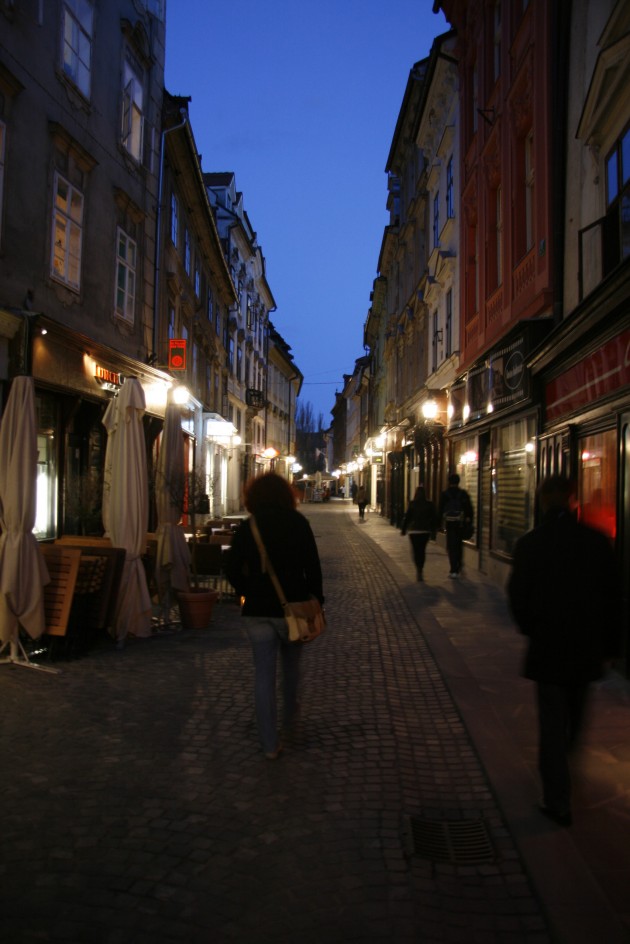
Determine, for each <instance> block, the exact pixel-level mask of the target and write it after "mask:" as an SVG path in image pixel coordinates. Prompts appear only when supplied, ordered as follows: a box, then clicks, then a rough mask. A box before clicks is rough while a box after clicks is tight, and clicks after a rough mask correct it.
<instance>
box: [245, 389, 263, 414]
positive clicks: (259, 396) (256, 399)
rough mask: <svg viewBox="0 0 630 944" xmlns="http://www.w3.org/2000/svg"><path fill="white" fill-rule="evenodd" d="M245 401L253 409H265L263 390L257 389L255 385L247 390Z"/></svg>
mask: <svg viewBox="0 0 630 944" xmlns="http://www.w3.org/2000/svg"><path fill="white" fill-rule="evenodd" d="M245 403H246V404H247V406H248V407H251V409H252V410H264V408H265V395H264V393H263V391H262V390H256V389H255V388H254V387H248V388H247V390H246V391H245Z"/></svg>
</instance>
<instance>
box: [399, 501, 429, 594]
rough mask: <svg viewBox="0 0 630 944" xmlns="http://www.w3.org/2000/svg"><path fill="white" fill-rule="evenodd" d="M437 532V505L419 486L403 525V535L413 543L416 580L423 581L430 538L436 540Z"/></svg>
mask: <svg viewBox="0 0 630 944" xmlns="http://www.w3.org/2000/svg"><path fill="white" fill-rule="evenodd" d="M436 530H437V514H436V511H435V505H434V504H433V502H432V501H429V499H428V498H427V497H426V493H425V490H424V487H423V486H422V485H419V486H418V488H417V489H416V493H415V495H414V496H413V499H412V501H410V502H409V507H408V508H407V511H406V512H405V517H404V518H403V523H402V528H401V531H402V534H408V535H409V540H410V541H411V551H412V554H413V560H414V563H415V565H416V579H417V580H423V579H424V578H423V576H422V571H423V569H424V561H425V557H426V552H427V544H428V543H429V538H432V539H433V540H435V534H436Z"/></svg>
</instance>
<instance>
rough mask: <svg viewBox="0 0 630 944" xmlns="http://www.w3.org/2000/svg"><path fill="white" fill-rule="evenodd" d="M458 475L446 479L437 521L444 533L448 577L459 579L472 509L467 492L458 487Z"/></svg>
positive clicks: (454, 473) (471, 518) (471, 519)
mask: <svg viewBox="0 0 630 944" xmlns="http://www.w3.org/2000/svg"><path fill="white" fill-rule="evenodd" d="M459 481H460V479H459V475H457V473H456V472H453V473H452V474H451V475H449V477H448V488H447V489H446V491H444V492H442V495H441V497H440V508H439V513H438V514H439V520H440V521H442V522H443V527H444V529H445V531H446V550H447V553H448V561H449V565H450V571H449V577H459V575H460V574H461V570H462V559H463V553H464V551H463V544H464V533H465V530H466V528H469V527H471V526H472V522H473V517H474V516H473V507H472V502H471V500H470V496H469V494H468V492H466V491H464V489H463V488H460V487H459Z"/></svg>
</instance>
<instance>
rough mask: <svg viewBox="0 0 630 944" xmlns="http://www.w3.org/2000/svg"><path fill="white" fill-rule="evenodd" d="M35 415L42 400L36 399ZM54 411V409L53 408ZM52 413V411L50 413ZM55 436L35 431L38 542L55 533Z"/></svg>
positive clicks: (41, 411) (39, 412)
mask: <svg viewBox="0 0 630 944" xmlns="http://www.w3.org/2000/svg"><path fill="white" fill-rule="evenodd" d="M37 407H38V410H37V415H38V416H41V415H42V413H45V412H46V411H45V410H42V409H41V407H42V400H41V399H40V398H38V399H37ZM53 409H54V408H53ZM51 412H52V411H51ZM56 453H57V450H56V448H55V436H54V433H53V431H52V430H48V429H47V430H43V429H40V430H38V431H37V504H36V509H37V511H36V517H35V527H34V528H33V534H34V535H35V537H36V538H37V539H38V540H39V541H45V540H50V539H51V538H54V537H55V534H56V533H57V527H56V525H57V519H56V506H57V502H56V498H57V491H56V469H55V456H56Z"/></svg>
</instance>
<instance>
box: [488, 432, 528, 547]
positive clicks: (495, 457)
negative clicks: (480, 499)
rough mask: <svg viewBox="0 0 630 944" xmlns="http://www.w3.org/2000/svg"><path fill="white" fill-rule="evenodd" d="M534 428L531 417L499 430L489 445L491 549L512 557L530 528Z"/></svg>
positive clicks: (494, 433)
mask: <svg viewBox="0 0 630 944" xmlns="http://www.w3.org/2000/svg"><path fill="white" fill-rule="evenodd" d="M535 441H536V427H535V420H534V418H533V417H529V418H526V419H523V420H519V421H518V422H515V423H510V424H508V425H506V426H502V427H499V428H498V429H495V430H494V432H493V446H492V487H491V490H492V495H491V500H492V549H493V550H494V551H498V552H500V553H504V554H512V552H513V550H514V546H515V544H516V542H517V541H518V539H519V538H520V537H521V535H523V534H525V533H526V532H527V531H529V530H530V529H531V528H532V527H533V526H534V510H535V502H536V497H535V495H536V449H535Z"/></svg>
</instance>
